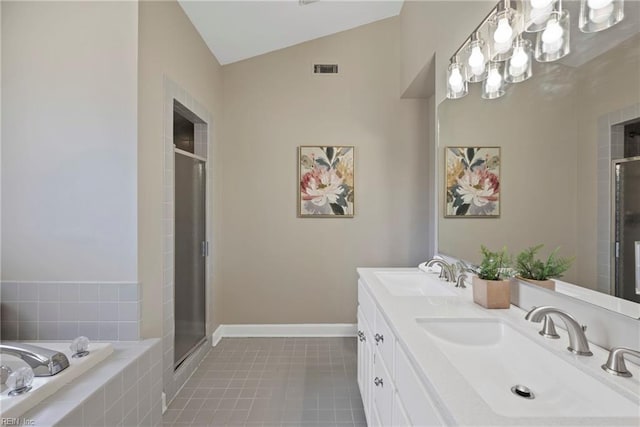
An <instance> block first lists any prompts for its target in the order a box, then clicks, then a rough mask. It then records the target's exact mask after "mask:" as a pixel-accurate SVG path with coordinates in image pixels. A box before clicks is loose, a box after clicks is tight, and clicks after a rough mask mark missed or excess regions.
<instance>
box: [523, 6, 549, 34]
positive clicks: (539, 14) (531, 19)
mask: <svg viewBox="0 0 640 427" xmlns="http://www.w3.org/2000/svg"><path fill="white" fill-rule="evenodd" d="M556 1H557V0H525V1H524V7H523V17H524V31H526V32H528V33H537V32H538V31H542V30H544V29H545V26H546V24H547V19H549V16H551V13H552V12H553V9H554V6H555V4H556Z"/></svg>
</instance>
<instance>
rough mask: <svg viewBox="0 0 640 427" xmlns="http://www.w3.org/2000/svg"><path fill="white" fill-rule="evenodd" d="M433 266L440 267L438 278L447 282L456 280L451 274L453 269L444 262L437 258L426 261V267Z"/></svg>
mask: <svg viewBox="0 0 640 427" xmlns="http://www.w3.org/2000/svg"><path fill="white" fill-rule="evenodd" d="M434 265H439V266H440V276H439V277H440V278H441V279H446V280H447V282H455V280H456V278H455V275H454V274H453V268H451V265H449V264H448V263H447V262H446V261H445V260H443V259H439V258H431V259H430V260H429V261H427V264H426V266H427V267H433V266H434Z"/></svg>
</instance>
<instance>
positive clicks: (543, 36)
mask: <svg viewBox="0 0 640 427" xmlns="http://www.w3.org/2000/svg"><path fill="white" fill-rule="evenodd" d="M569 52H570V47H569V12H568V11H567V10H561V11H558V10H555V11H553V12H551V15H550V16H549V19H548V20H547V24H546V27H545V29H544V30H542V31H540V32H538V33H537V34H536V54H535V55H536V61H538V62H551V61H557V60H558V59H560V58H562V57H564V56H566V55H568V54H569Z"/></svg>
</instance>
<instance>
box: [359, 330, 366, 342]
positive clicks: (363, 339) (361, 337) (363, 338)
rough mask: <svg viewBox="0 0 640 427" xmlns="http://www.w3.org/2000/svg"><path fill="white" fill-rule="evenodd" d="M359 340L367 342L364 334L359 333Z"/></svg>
mask: <svg viewBox="0 0 640 427" xmlns="http://www.w3.org/2000/svg"><path fill="white" fill-rule="evenodd" d="M358 339H359V340H360V342H363V341H366V340H367V337H366V336H365V335H364V332H362V331H358Z"/></svg>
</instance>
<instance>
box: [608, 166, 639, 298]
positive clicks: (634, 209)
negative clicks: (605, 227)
mask: <svg viewBox="0 0 640 427" xmlns="http://www.w3.org/2000/svg"><path fill="white" fill-rule="evenodd" d="M614 173H615V197H616V198H615V212H614V216H615V240H616V242H615V245H616V247H615V285H616V286H615V288H616V296H617V297H620V298H624V299H626V300H629V301H635V302H639V303H640V157H634V158H629V159H623V160H619V161H617V162H616V163H615V169H614Z"/></svg>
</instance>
